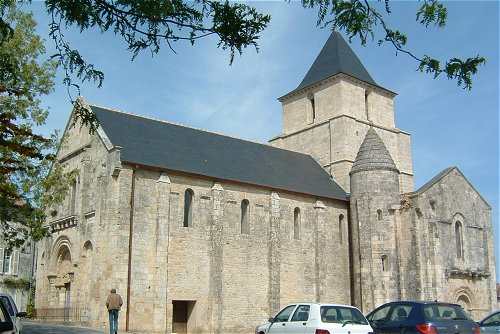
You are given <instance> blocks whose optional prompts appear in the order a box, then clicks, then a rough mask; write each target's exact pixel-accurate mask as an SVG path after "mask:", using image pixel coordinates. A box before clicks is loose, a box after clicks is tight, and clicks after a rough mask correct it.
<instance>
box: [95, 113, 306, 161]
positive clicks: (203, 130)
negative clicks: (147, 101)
mask: <svg viewBox="0 0 500 334" xmlns="http://www.w3.org/2000/svg"><path fill="white" fill-rule="evenodd" d="M88 105H89V106H91V107H97V108H101V109H105V110H108V111H113V112H117V113H121V114H125V115H130V116H133V117H138V118H144V119H148V120H151V121H155V122H160V123H166V124H171V125H175V126H181V127H183V128H188V129H192V130H197V131H202V132H206V133H212V134H215V135H218V136H223V137H227V138H231V139H236V140H240V141H244V142H247V143H253V144H257V145H262V146H266V147H270V148H273V149H277V150H281V151H288V152H292V153H297V154H301V155H306V156H311V155H310V154H306V153H302V152H297V151H293V150H289V149H286V148H281V147H276V146H273V145H270V144H266V143H261V142H257V141H254V140H249V139H242V138H238V137H234V136H230V135H228V134H224V133H220V132H217V131H211V130H206V129H202V128H197V127H194V126H191V125H184V124H181V123H176V122H172V121H167V120H164V119H159V118H155V117H151V116H144V115H138V114H134V113H131V112H128V111H123V110H120V109H116V108H110V107H105V106H101V105H97V104H94V103H88Z"/></svg>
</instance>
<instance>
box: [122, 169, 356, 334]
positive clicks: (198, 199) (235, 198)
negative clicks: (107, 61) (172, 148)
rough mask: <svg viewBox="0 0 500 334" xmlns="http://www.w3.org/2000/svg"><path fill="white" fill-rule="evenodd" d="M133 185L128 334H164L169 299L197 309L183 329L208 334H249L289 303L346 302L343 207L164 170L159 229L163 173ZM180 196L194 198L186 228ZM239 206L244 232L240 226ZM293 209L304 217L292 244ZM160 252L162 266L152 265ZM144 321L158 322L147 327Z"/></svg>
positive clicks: (142, 176)
mask: <svg viewBox="0 0 500 334" xmlns="http://www.w3.org/2000/svg"><path fill="white" fill-rule="evenodd" d="M125 169H128V168H125ZM165 176H166V175H165ZM120 177H121V176H120ZM135 177H136V181H135V184H136V188H135V194H136V195H135V198H136V200H135V201H134V203H135V205H134V233H133V241H132V267H131V268H132V276H131V283H130V284H131V296H130V298H131V302H130V305H131V308H130V329H131V330H138V329H141V330H146V331H149V332H162V331H163V330H164V328H165V326H166V327H167V328H168V329H169V330H170V329H171V328H172V323H171V319H172V312H173V310H172V301H191V302H195V303H194V307H193V309H192V312H191V315H190V317H189V321H188V323H187V328H188V330H189V331H190V332H213V333H250V332H251V331H252V330H253V327H254V326H255V325H256V324H258V323H260V322H262V321H263V320H265V319H267V317H269V316H270V315H272V314H274V313H275V312H277V311H278V310H279V308H280V307H281V306H283V305H284V304H287V303H290V302H293V301H298V300H318V301H324V300H328V301H335V302H338V303H349V301H350V293H349V267H348V253H347V252H348V249H347V243H346V242H344V243H342V244H340V243H339V240H340V237H339V235H338V233H339V227H338V217H339V215H341V214H343V215H344V216H346V215H347V212H346V205H345V203H342V202H337V201H327V200H323V201H318V200H316V199H314V198H309V197H307V196H299V195H294V194H288V193H279V192H272V191H270V190H266V189H263V188H258V187H253V186H248V185H243V184H237V183H224V182H214V181H212V180H210V179H202V178H196V177H192V176H188V175H182V174H177V173H174V172H169V173H168V180H169V182H166V183H165V184H163V186H162V190H161V191H162V192H163V191H165V192H166V194H168V195H169V198H168V210H166V211H168V212H169V213H168V221H165V224H166V226H164V227H163V229H161V227H160V225H159V221H162V220H161V219H160V220H159V219H158V218H157V216H158V214H159V213H158V212H160V211H161V210H162V209H161V208H159V204H158V198H165V199H166V196H165V194H163V195H161V194H158V193H155V192H153V193H152V192H151V189H155V187H158V185H157V184H158V180H159V179H160V178H161V175H160V173H159V172H153V171H145V170H138V171H136V173H135ZM157 189H158V188H157ZM187 189H191V190H192V191H193V193H194V200H193V220H192V225H190V226H188V227H185V226H184V225H183V222H184V217H183V216H184V196H185V193H186V190H187ZM148 190H149V191H148ZM244 199H246V200H248V202H249V231H248V233H242V231H241V225H240V223H241V202H242V201H243V200H244ZM163 204H165V203H163ZM165 205H166V206H167V204H165ZM296 207H299V208H300V212H301V222H300V233H299V235H300V236H299V239H298V240H296V239H294V234H293V221H294V216H293V212H294V209H295V208H296ZM344 233H346V232H344ZM160 239H163V240H165V243H161V242H159V241H158V240H160ZM344 240H346V236H344ZM165 247H166V248H165ZM159 248H161V249H162V251H158V249H159ZM162 252H164V253H163V256H165V258H164V259H160V258H158V256H160V257H161V256H162V255H161V253H162ZM156 254H158V255H156ZM334 258H335V260H333V259H334ZM155 261H156V262H157V261H164V262H166V263H165V266H159V265H158V264H157V263H156V265H155ZM157 277H164V280H163V281H162V280H158V279H157ZM165 307H166V311H165V310H164V308H165ZM151 314H156V315H157V317H158V319H157V320H158V321H154V322H151V321H149V320H150V317H151V316H150V315H151ZM165 314H166V318H165V317H164V315H165ZM148 324H149V325H148ZM145 327H147V328H145Z"/></svg>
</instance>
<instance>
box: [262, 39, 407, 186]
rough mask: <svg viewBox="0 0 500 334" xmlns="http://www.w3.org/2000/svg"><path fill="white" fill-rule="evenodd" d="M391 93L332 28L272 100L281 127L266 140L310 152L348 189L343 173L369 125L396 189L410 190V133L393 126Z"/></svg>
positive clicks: (351, 160)
mask: <svg viewBox="0 0 500 334" xmlns="http://www.w3.org/2000/svg"><path fill="white" fill-rule="evenodd" d="M395 96H396V93H394V92H392V91H390V90H388V89H386V88H383V87H381V86H379V85H378V84H377V83H376V82H375V81H374V80H373V78H372V77H371V75H370V74H369V73H368V71H367V70H366V68H365V67H364V66H363V64H362V63H361V61H360V60H359V58H358V57H357V56H356V54H355V53H354V51H353V50H352V49H351V48H350V46H349V44H347V42H346V41H345V40H344V38H343V37H342V35H341V34H340V33H338V32H333V33H332V34H331V35H330V37H329V38H328V40H327V41H326V43H325V45H324V46H323V49H322V50H321V51H320V53H319V55H318V56H317V58H316V60H315V61H314V63H313V64H312V65H311V68H310V69H309V71H308V72H307V74H306V75H305V77H304V79H303V80H302V82H301V83H300V84H299V85H298V87H297V88H296V89H294V90H292V91H291V92H289V93H287V94H285V95H283V96H282V97H280V98H279V99H278V100H279V101H280V102H281V104H282V108H283V129H282V133H281V134H280V135H279V136H277V137H275V138H273V139H271V140H270V143H271V144H272V145H274V146H276V147H280V148H285V149H288V150H293V151H298V152H302V153H307V154H310V155H311V156H313V157H314V158H315V159H316V160H317V161H318V163H320V164H321V165H322V166H323V168H325V170H326V171H327V172H328V173H330V175H332V176H333V178H334V179H335V181H336V182H337V183H338V184H339V185H340V186H342V187H343V188H344V190H345V191H346V192H350V188H351V187H350V178H349V172H350V170H351V168H352V165H353V163H354V160H355V158H356V154H357V153H358V151H359V148H360V146H361V143H362V141H363V139H364V138H365V136H366V133H367V131H368V129H369V128H370V127H374V128H376V130H377V133H378V134H379V135H380V137H381V140H382V141H383V142H384V145H385V146H386V147H387V149H388V151H389V152H390V155H391V156H392V157H393V159H394V163H395V165H396V167H397V169H398V171H399V174H398V178H399V184H400V190H401V192H410V191H413V164H412V157H411V146H410V145H411V142H410V134H409V133H407V132H404V131H402V130H400V129H398V128H397V127H396V125H395V121H394V97H395Z"/></svg>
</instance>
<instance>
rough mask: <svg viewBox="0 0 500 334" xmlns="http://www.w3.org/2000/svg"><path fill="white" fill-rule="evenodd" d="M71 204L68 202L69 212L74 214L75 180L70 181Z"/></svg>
mask: <svg viewBox="0 0 500 334" xmlns="http://www.w3.org/2000/svg"><path fill="white" fill-rule="evenodd" d="M70 200H71V204H70V214H71V215H74V214H75V212H76V181H73V182H71V198H70Z"/></svg>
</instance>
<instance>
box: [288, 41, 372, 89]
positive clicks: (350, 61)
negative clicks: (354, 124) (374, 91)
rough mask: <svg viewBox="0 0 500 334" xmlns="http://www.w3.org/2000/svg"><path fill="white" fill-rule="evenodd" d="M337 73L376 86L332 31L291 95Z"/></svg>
mask: <svg viewBox="0 0 500 334" xmlns="http://www.w3.org/2000/svg"><path fill="white" fill-rule="evenodd" d="M339 73H344V74H347V75H350V76H352V77H354V78H356V79H359V80H361V81H364V82H367V83H369V84H372V85H375V86H378V85H377V83H376V82H375V80H373V78H372V77H371V75H370V73H368V71H367V70H366V68H365V67H364V66H363V64H362V63H361V61H360V60H359V58H358V56H356V54H355V53H354V51H353V50H352V49H351V47H350V46H349V44H347V42H346V41H345V40H344V38H343V37H342V35H341V34H340V33H338V32H336V31H334V32H332V34H331V35H330V37H329V38H328V40H327V41H326V43H325V45H324V46H323V49H321V52H320V53H319V55H318V57H316V60H315V61H314V63H313V64H312V65H311V68H309V71H307V74H306V76H305V77H304V79H302V82H301V83H300V84H299V86H298V87H297V88H295V89H294V90H293V91H292V93H293V92H295V91H298V90H300V89H302V88H306V87H308V86H311V85H313V84H315V83H317V82H320V81H322V80H324V79H326V78H329V77H331V76H333V75H335V74H339Z"/></svg>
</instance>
